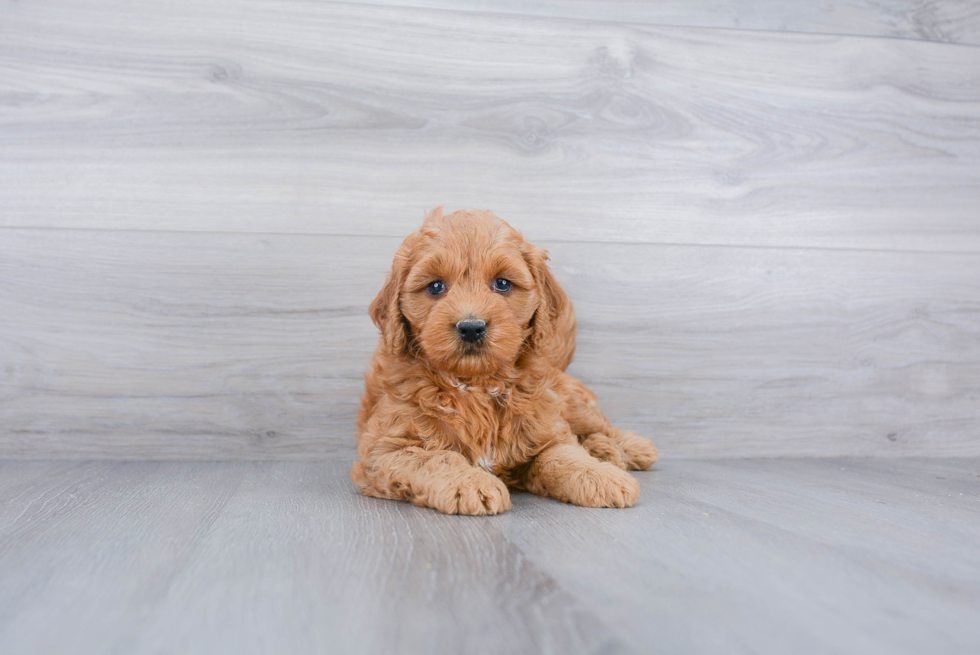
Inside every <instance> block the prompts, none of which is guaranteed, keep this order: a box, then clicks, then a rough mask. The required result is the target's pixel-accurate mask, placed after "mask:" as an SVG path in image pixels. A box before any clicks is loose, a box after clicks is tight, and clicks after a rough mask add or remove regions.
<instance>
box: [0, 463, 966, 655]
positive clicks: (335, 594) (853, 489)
mask: <svg viewBox="0 0 980 655" xmlns="http://www.w3.org/2000/svg"><path fill="white" fill-rule="evenodd" d="M346 473H347V464H346V463H344V462H336V461H335V462H328V463H317V462H238V463H231V462H228V463H214V462H210V463H209V462H196V463H193V462H183V463H177V462H166V463H160V462H64V461H61V462H50V461H40V462H29V461H17V462H11V461H7V462H2V463H0V498H2V501H0V581H2V584H0V652H2V653H4V654H5V655H21V654H28V653H38V654H40V653H43V654H45V655H55V654H58V653H126V654H127V655H139V654H143V653H188V654H194V653H201V654H207V655H213V654H214V653H236V654H244V653H290V654H291V655H303V654H305V653H379V654H380V653H385V654H387V653H400V654H411V653H426V654H441V653H447V654H464V653H474V654H490V653H507V654H511V655H517V654H522V653H528V654H532V653H534V654H538V653H556V654H559V655H562V654H571V653H620V652H635V653H757V654H758V653H772V654H774V655H777V654H778V655H782V654H785V653H801V654H804V653H855V654H858V653H860V654H861V655H872V654H877V653H881V654H883V655H885V654H887V655H896V654H901V653H910V654H911V653H942V654H944V655H957V654H960V653H962V654H964V655H966V654H974V653H976V652H977V647H978V645H980V460H977V459H966V458H959V459H947V460H922V459H902V460H883V459H782V460H781V459H764V460H687V461H674V462H667V463H664V464H662V465H658V467H657V469H656V470H654V471H650V472H644V473H640V474H638V477H639V479H640V481H641V485H642V487H643V497H642V499H641V501H640V503H639V505H637V506H636V507H635V508H633V509H629V510H590V509H582V508H577V507H573V506H570V505H564V504H561V503H558V502H556V501H553V500H549V499H542V498H538V497H534V496H530V495H527V494H516V495H515V497H514V508H513V510H512V511H511V512H509V513H507V514H504V515H501V516H498V517H493V518H470V517H453V516H445V515H442V514H438V513H437V512H435V511H433V510H428V509H420V508H416V507H414V506H412V505H409V504H407V503H398V502H393V501H380V500H376V499H369V498H364V497H361V496H358V495H356V494H355V491H354V489H353V487H352V486H351V484H350V483H349V482H348V481H347V479H346Z"/></svg>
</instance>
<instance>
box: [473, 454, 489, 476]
mask: <svg viewBox="0 0 980 655" xmlns="http://www.w3.org/2000/svg"><path fill="white" fill-rule="evenodd" d="M476 463H477V464H479V465H480V466H481V467H482V468H483V470H484V471H486V472H487V473H493V462H491V461H490V460H489V459H487V458H486V457H481V458H480V459H478V460H476Z"/></svg>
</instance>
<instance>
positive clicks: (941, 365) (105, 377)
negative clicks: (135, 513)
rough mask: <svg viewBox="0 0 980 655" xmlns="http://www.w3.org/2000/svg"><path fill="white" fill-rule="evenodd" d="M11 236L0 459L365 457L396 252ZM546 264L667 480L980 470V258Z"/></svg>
mask: <svg viewBox="0 0 980 655" xmlns="http://www.w3.org/2000/svg"><path fill="white" fill-rule="evenodd" d="M2 234H3V239H2V240H0V280H2V284H0V316H3V322H2V323H0V353H2V355H0V357H2V359H0V362H2V365H0V425H2V426H3V428H2V430H0V454H3V455H7V456H18V457H41V456H43V457H93V458H102V457H109V458H122V459H125V458H144V457H149V458H163V459H170V458H173V459H213V458H227V457H232V458H259V459H263V458H311V457H312V458H330V457H340V458H345V459H346V458H348V457H350V456H351V453H352V451H353V445H354V415H355V411H356V407H357V398H358V396H359V394H360V392H361V389H362V381H361V376H362V373H363V371H364V368H365V366H366V364H367V361H368V358H369V356H370V353H371V351H372V350H373V348H374V345H375V339H376V331H375V329H374V328H373V326H372V325H371V323H370V321H369V320H368V317H367V315H366V307H367V304H368V303H369V302H370V300H371V299H372V298H373V297H374V295H375V293H376V292H377V290H378V289H379V288H380V286H381V283H382V281H383V279H384V275H385V273H386V271H387V269H388V267H389V265H390V264H389V262H390V257H391V255H392V253H393V252H394V250H395V248H396V247H397V244H398V240H396V239H390V238H386V237H377V238H365V237H328V236H308V235H306V236H304V235H249V234H240V235H235V234H217V233H215V234H203V233H165V232H163V233H153V232H98V231H95V232H93V231H57V230H6V231H4V232H3V233H2ZM540 245H544V246H548V247H550V248H551V252H552V259H553V268H554V270H555V272H556V274H557V276H558V277H559V279H560V280H561V281H562V283H563V285H564V286H565V288H566V289H567V290H568V292H569V293H570V295H571V297H572V299H573V301H574V302H575V303H576V307H577V311H578V317H579V322H580V332H579V349H578V353H577V355H576V360H575V362H574V363H573V364H572V368H571V369H570V371H571V372H572V373H573V374H574V375H576V376H578V377H579V378H581V379H582V380H584V381H585V382H586V383H587V384H589V385H590V386H592V387H593V388H594V389H595V390H596V391H597V393H598V394H599V396H600V400H601V402H602V403H603V407H604V409H605V411H606V413H607V414H608V415H609V416H610V417H611V419H612V420H613V421H614V422H616V423H618V424H620V425H622V426H624V427H627V428H630V429H634V430H637V431H638V432H640V433H642V434H646V435H649V436H651V437H653V438H654V439H655V440H656V442H657V443H658V445H659V446H660V447H661V451H662V453H663V455H664V456H665V457H668V458H672V457H717V456H736V457H747V456H779V455H793V454H797V455H816V456H833V455H927V456H965V455H972V456H976V455H980V442H978V440H977V438H976V435H977V430H978V427H980V402H978V401H980V395H978V393H980V392H978V390H980V339H978V338H977V337H978V335H980V256H976V255H969V254H942V253H895V252H862V251H829V250H805V249H800V250H786V249H765V248H729V247H693V246H691V247H683V246H655V245H645V244H633V245H622V244H593V245H588V244H578V243H562V242H555V243H542V244H540Z"/></svg>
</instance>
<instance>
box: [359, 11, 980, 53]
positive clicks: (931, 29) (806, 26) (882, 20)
mask: <svg viewBox="0 0 980 655" xmlns="http://www.w3.org/2000/svg"><path fill="white" fill-rule="evenodd" d="M357 3H358V4H369V5H384V6H399V7H425V8H429V9H444V10H450V11H477V12H488V13H505V14H518V15H525V16H537V17H542V18H559V17H560V18H576V19H580V20H600V21H619V22H626V23H650V24H656V25H677V26H687V27H715V28H724V29H740V30H766V31H772V32H804V33H812V34H852V35H861V36H886V37H893V38H902V39H922V40H926V41H941V42H946V43H965V44H974V45H977V44H980V5H977V3H975V2H972V1H971V0H890V1H889V2H878V1H876V0H850V1H849V2H844V1H842V0H817V1H814V0H676V1H673V2H650V1H648V0H536V1H535V2H522V1H521V0H479V1H478V2H466V3H461V2H458V1H456V0H358V2H357Z"/></svg>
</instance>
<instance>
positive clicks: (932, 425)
mask: <svg viewBox="0 0 980 655" xmlns="http://www.w3.org/2000/svg"><path fill="white" fill-rule="evenodd" d="M388 4H391V3H388ZM394 4H398V5H400V6H398V7H394V6H388V5H387V4H386V5H374V3H361V4H344V3H330V2H298V1H296V2H294V1H287V2H272V0H254V1H252V2H230V1H228V0H217V1H213V2H208V3H194V2H189V1H188V2H186V3H140V4H137V5H133V4H132V3H128V2H121V1H120V2H109V1H107V2H91V1H89V0H80V1H73V2H68V1H67V0H52V1H49V2H44V1H41V2H20V3H13V2H0V455H6V456H18V457H32V456H37V457H42V456H43V457H57V456H64V457H114V458H138V457H153V458H224V457H246V458H308V457H335V456H336V457H348V456H350V454H351V453H352V450H353V443H354V435H353V430H354V428H353V422H354V413H355V410H356V405H357V397H358V394H359V393H360V387H361V373H362V371H363V369H364V366H365V364H366V362H367V359H368V357H369V355H370V352H371V350H372V349H373V346H374V341H375V332H374V329H373V327H372V326H371V324H370V321H369V320H368V318H367V316H366V307H367V304H368V302H369V301H370V299H371V298H372V297H373V296H374V294H375V293H376V291H377V290H378V288H379V287H380V284H381V282H382V280H383V279H384V275H385V272H386V270H387V268H388V266H389V262H390V258H391V255H392V253H393V252H394V250H395V248H396V247H397V244H398V242H399V240H400V239H401V238H402V237H403V236H404V235H405V234H407V233H408V232H410V231H411V230H413V229H414V228H415V227H416V226H417V224H418V223H419V222H420V220H421V217H422V215H423V212H424V210H425V209H427V208H431V207H433V206H435V205H437V204H441V203H446V205H447V209H450V210H451V209H456V208H465V207H476V208H490V209H493V210H495V211H496V212H497V213H498V214H499V215H500V216H502V217H503V218H505V219H507V220H509V221H510V222H511V223H512V224H513V225H514V226H515V227H517V228H518V229H521V230H522V231H523V232H524V233H525V234H526V235H527V236H528V237H529V238H531V239H532V240H533V241H535V242H537V243H538V244H540V245H542V246H545V247H547V248H549V249H550V250H551V252H552V258H553V265H554V268H555V271H556V273H557V274H558V276H559V278H560V279H561V280H562V282H563V283H564V284H565V286H566V288H567V289H568V291H569V293H570V295H571V296H572V298H573V300H574V301H575V303H576V306H577V308H578V314H579V319H580V324H581V333H580V341H579V343H580V346H579V351H578V355H577V358H576V361H575V363H574V364H573V370H572V372H573V373H575V374H576V375H578V376H579V377H581V378H582V379H583V380H585V381H586V382H587V383H588V384H590V385H591V386H592V387H593V388H594V389H596V391H597V392H598V393H599V395H600V399H601V401H602V403H603V405H604V407H605V409H606V410H607V413H608V414H609V415H610V417H611V418H613V420H614V421H616V422H618V423H620V424H621V425H623V426H626V427H630V428H633V429H636V430H638V431H640V432H642V433H644V434H647V435H649V436H651V437H653V438H654V439H655V440H656V441H657V442H658V445H660V446H661V449H662V451H663V452H664V454H665V456H668V457H670V456H673V457H712V456H775V455H795V454H799V455H821V456H824V455H855V454H859V455H907V454H917V455H943V456H948V455H980V48H978V47H975V46H974V45H971V44H980V11H978V10H977V5H976V4H975V3H972V2H964V1H960V2H935V3H923V2H914V3H913V2H905V3H894V4H893V5H890V6H891V8H890V9H886V8H883V7H881V6H880V3H875V2H870V1H868V2H854V3H848V4H846V5H844V4H842V3H840V4H837V3H828V2H822V3H804V2H795V3H774V2H747V1H743V2H735V1H734V0H731V1H722V0H719V1H718V2H709V1H708V0H703V1H700V2H696V3H681V2H676V3H638V2H636V3H634V2H613V3H598V2H591V1H585V0H583V1H580V2H567V3H558V2H542V3H517V2H510V1H509V0H496V1H487V2H481V3H476V4H472V3H471V4H468V5H465V6H463V5H456V4H455V3H450V2H448V0H420V1H419V2H416V3H411V2H397V3H394ZM531 14H533V15H531ZM719 27H724V28H737V29H717V28H719ZM895 37H899V38H895Z"/></svg>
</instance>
